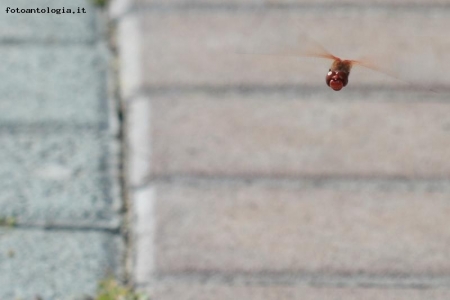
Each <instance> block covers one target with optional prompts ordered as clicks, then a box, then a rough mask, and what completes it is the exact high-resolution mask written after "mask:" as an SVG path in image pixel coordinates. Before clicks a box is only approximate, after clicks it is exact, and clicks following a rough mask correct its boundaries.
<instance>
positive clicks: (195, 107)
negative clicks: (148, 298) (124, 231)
mask: <svg viewBox="0 0 450 300" xmlns="http://www.w3.org/2000/svg"><path fill="white" fill-rule="evenodd" d="M449 13H450V6H449V4H448V3H447V2H443V1H350V0H349V1H339V2H338V1H326V0H323V1H306V0H305V1H245V2H244V1H239V2H237V1H177V0H173V1H167V2H157V1H150V0H149V1H140V2H137V3H135V6H134V9H131V10H129V13H128V18H130V19H132V18H135V19H134V20H135V21H136V23H137V24H138V25H137V26H136V28H137V29H136V30H137V32H139V33H140V35H139V38H138V39H136V40H137V41H138V42H136V44H135V45H136V47H138V49H139V51H140V55H141V58H140V59H141V61H142V64H141V67H140V68H139V70H140V71H141V72H142V74H141V82H140V85H138V86H139V88H137V89H135V90H134V91H135V95H133V96H131V97H130V99H132V101H131V102H130V107H132V109H130V112H131V114H130V115H129V121H130V126H131V130H132V132H135V131H133V128H140V125H139V124H143V123H140V122H139V121H138V118H134V115H136V116H138V115H140V114H139V113H137V112H136V111H140V110H139V109H138V107H140V108H144V109H145V110H147V111H148V118H144V119H145V120H147V121H146V122H147V123H145V124H146V125H145V126H144V127H145V128H147V130H148V133H146V136H148V139H147V141H146V142H142V136H141V141H137V140H138V138H137V137H136V138H134V139H132V140H133V141H134V142H133V141H132V143H131V149H132V150H131V153H134V154H135V155H138V154H139V153H143V152H140V151H143V149H144V148H142V147H147V148H146V149H147V150H146V151H148V152H147V153H149V154H148V155H147V156H145V155H143V156H142V157H141V159H142V160H139V162H140V163H136V164H135V165H136V166H137V165H140V166H141V165H142V164H145V165H146V166H148V169H147V170H145V171H143V170H142V168H140V169H139V168H137V167H136V168H134V169H135V170H138V169H139V170H140V171H141V175H140V176H136V178H135V179H136V180H135V182H134V185H135V186H136V187H137V188H138V191H137V192H136V198H135V199H136V202H135V203H136V207H135V210H136V213H137V232H138V234H137V239H136V244H137V247H136V249H137V251H136V268H137V270H138V271H137V272H136V274H135V276H136V282H137V284H138V286H139V287H141V288H144V289H147V290H148V291H150V292H151V293H152V294H153V295H154V296H155V298H157V299H233V298H242V299H292V298H294V299H296V298H298V299H428V298H435V299H444V298H446V297H448V296H449V291H448V287H449V284H450V281H449V278H450V277H449V274H450V273H449V272H450V263H449V262H450V260H449V259H450V252H449V251H448V245H449V242H450V230H449V229H448V225H449V223H448V213H449V212H450V202H449V200H450V199H449V191H450V189H449V188H450V186H449V181H448V178H449V174H450V164H449V163H448V157H449V155H448V149H449V146H450V140H449V133H450V131H449V128H450V127H449V126H450V123H449V119H448V113H449V112H450V105H449V102H448V84H449V80H448V76H446V69H447V66H448V65H449V57H448V55H447V53H448V50H449V49H450V48H449V47H450V44H449V42H450V39H449V37H448V33H447V28H448V25H449V24H448V20H449ZM130 19H129V20H128V21H130ZM124 35H125V34H124ZM313 40H315V41H317V42H318V43H320V44H322V45H323V46H324V47H325V48H326V49H328V50H329V51H330V52H331V53H333V54H335V55H337V56H339V57H343V58H349V59H360V58H370V60H371V61H372V62H374V63H376V65H377V66H379V67H380V69H381V70H385V71H386V72H387V73H391V74H396V75H397V76H398V78H400V79H402V80H398V79H396V78H392V77H389V76H386V75H385V74H383V73H382V72H381V73H377V72H373V71H372V70H369V69H364V68H360V67H358V66H355V67H354V70H352V73H351V75H350V80H349V84H348V86H347V87H345V88H344V89H343V90H342V91H340V92H335V91H332V90H331V89H329V88H328V87H327V86H326V84H325V75H326V73H327V71H328V69H329V66H330V64H331V61H329V60H324V59H318V58H305V57H290V56H289V57H288V56H279V55H263V54H277V53H278V54H279V53H304V52H305V51H309V50H311V49H313V48H315V49H317V48H318V47H317V44H316V42H314V41H313ZM244 53H245V54H244ZM430 90H432V91H430ZM130 94H132V93H130ZM133 101H134V102H133ZM144 103H145V104H144ZM133 107H134V108H133ZM145 157H146V158H147V159H145ZM132 170H133V168H132ZM132 173H133V172H132ZM139 228H140V229H141V231H139ZM145 228H146V229H147V231H145ZM149 228H151V230H150V229H149ZM145 232H146V233H145ZM149 232H151V234H149ZM149 235H150V236H151V237H149ZM150 245H151V246H150ZM149 261H151V263H150V262H149Z"/></svg>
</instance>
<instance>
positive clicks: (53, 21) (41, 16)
mask: <svg viewBox="0 0 450 300" xmlns="http://www.w3.org/2000/svg"><path fill="white" fill-rule="evenodd" d="M0 6H1V10H2V16H3V17H2V18H1V20H0V28H1V29H0V42H2V41H6V42H9V41H42V42H52V43H53V42H92V41H94V40H95V38H97V37H98V36H99V31H98V24H97V22H99V21H98V20H97V19H96V14H97V11H96V9H95V8H94V7H92V5H91V4H90V1H88V0H63V1H60V0H38V1H33V2H30V1H27V0H1V1H0ZM7 7H10V8H14V9H16V8H19V9H28V8H29V9H35V8H40V9H47V7H48V8H50V10H51V9H62V8H63V7H64V8H66V9H67V8H70V9H72V10H74V9H78V7H80V8H85V9H86V13H85V14H83V13H80V14H78V13H75V14H73V13H71V14H52V13H50V14H49V13H32V14H31V13H6V9H7Z"/></svg>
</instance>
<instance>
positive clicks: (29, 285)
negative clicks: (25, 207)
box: [0, 228, 122, 300]
mask: <svg viewBox="0 0 450 300" xmlns="http://www.w3.org/2000/svg"><path fill="white" fill-rule="evenodd" d="M121 248H122V244H121V241H120V238H119V237H118V236H115V235H110V234H106V233H100V232H85V231H80V232H76V231H41V230H19V229H5V228H1V229H0V298H1V299H35V297H36V296H38V295H39V296H41V297H42V299H45V300H47V299H74V297H80V296H83V295H87V294H91V295H93V294H94V293H95V290H96V287H97V283H98V282H99V281H100V280H102V279H104V278H105V277H106V276H107V275H108V273H114V272H116V270H118V268H119V264H120V251H121Z"/></svg>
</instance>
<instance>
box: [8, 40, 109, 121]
mask: <svg viewBox="0 0 450 300" xmlns="http://www.w3.org/2000/svg"><path fill="white" fill-rule="evenodd" d="M0 53H1V55H0V64H1V66H2V67H1V68H0V77H1V78H2V80H1V81H0V105H1V110H0V117H1V121H0V124H1V123H8V124H10V123H17V122H21V123H22V124H24V123H39V122H52V121H64V122H67V123H70V122H75V123H79V124H85V125H89V124H91V125H92V124H94V125H95V124H99V123H104V120H106V118H107V113H106V109H107V104H106V103H107V102H106V73H105V72H106V67H107V64H106V58H107V52H106V50H105V49H103V48H102V47H100V46H99V47H95V46H90V47H89V46H83V45H71V46H67V45H66V46H64V45H63V46H59V45H53V46H52V47H48V46H42V45H34V46H27V47H21V46H20V45H0Z"/></svg>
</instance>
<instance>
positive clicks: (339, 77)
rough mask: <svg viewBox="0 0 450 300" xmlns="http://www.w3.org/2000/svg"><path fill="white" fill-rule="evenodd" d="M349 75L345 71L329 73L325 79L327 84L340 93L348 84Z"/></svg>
mask: <svg viewBox="0 0 450 300" xmlns="http://www.w3.org/2000/svg"><path fill="white" fill-rule="evenodd" d="M348 75H349V73H347V72H344V71H331V69H330V70H329V71H328V74H327V77H326V78H325V80H326V83H327V85H328V86H329V87H331V88H332V89H333V90H335V91H340V90H341V89H342V88H343V87H344V86H346V85H347V83H348Z"/></svg>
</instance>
